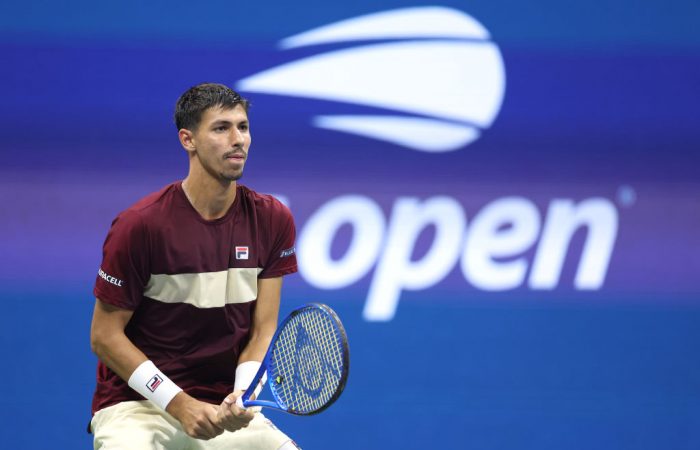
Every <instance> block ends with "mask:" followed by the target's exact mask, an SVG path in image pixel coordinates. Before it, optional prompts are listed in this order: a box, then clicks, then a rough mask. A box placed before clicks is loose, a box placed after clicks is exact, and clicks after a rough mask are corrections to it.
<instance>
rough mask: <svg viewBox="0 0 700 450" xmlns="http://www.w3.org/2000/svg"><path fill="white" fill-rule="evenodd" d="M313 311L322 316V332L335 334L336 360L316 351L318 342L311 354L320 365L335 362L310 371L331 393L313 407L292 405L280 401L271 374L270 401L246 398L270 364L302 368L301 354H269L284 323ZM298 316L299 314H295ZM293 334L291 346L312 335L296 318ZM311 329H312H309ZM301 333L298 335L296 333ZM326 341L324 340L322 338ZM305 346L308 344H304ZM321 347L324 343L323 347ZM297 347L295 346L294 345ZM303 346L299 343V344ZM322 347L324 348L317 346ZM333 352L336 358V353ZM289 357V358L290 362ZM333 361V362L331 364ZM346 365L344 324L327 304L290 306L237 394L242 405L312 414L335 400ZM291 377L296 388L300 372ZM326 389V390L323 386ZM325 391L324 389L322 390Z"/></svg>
mask: <svg viewBox="0 0 700 450" xmlns="http://www.w3.org/2000/svg"><path fill="white" fill-rule="evenodd" d="M300 314H301V315H304V314H306V315H316V316H318V315H319V314H321V315H322V318H323V320H324V324H325V325H326V327H325V328H324V331H325V332H326V335H327V334H328V332H329V331H330V332H331V334H332V337H333V338H336V339H337V340H335V339H334V340H333V343H335V344H336V345H335V347H334V349H333V350H335V351H334V353H338V352H340V358H339V359H340V360H339V361H338V360H336V361H331V362H329V360H328V358H329V357H330V355H328V354H327V353H326V354H324V353H323V352H322V351H318V350H319V348H318V345H314V346H313V347H314V349H315V350H314V351H316V353H315V354H314V356H316V362H322V363H323V366H324V367H328V368H330V367H331V365H333V366H338V367H337V368H336V367H333V368H332V370H320V371H319V370H316V371H313V372H312V374H313V375H318V376H317V378H316V379H314V380H316V381H317V379H318V378H319V377H322V378H323V377H325V378H324V379H323V380H320V381H319V386H320V385H321V383H324V384H323V387H324V388H325V383H327V382H329V383H331V387H332V390H333V392H332V394H331V395H330V397H328V396H327V395H325V396H326V397H328V398H326V399H325V400H322V401H323V403H322V404H317V405H314V406H313V407H304V408H299V407H297V408H295V407H291V406H290V405H288V404H287V402H285V401H284V399H283V398H282V397H281V395H280V393H279V392H278V384H280V383H281V382H280V381H279V380H275V379H274V377H273V376H272V374H270V376H269V377H268V379H267V383H266V384H267V385H268V387H269V388H270V391H271V392H272V396H273V398H274V401H270V400H258V399H256V400H250V397H251V396H252V395H253V392H254V391H255V387H256V386H257V385H258V383H259V382H260V380H261V379H262V377H263V374H264V373H265V371H267V370H269V368H270V367H271V366H273V365H274V367H275V369H277V367H280V366H284V367H285V368H287V369H288V368H289V366H290V365H292V366H293V369H294V370H293V372H295V373H297V372H299V371H301V370H302V368H300V367H299V361H300V360H301V359H303V358H302V356H301V355H298V354H297V355H295V358H293V359H292V358H284V359H283V360H282V361H276V360H275V361H273V357H274V355H275V349H276V348H277V346H278V342H279V341H280V336H281V335H282V334H283V333H288V332H289V331H290V329H288V327H290V326H291V327H293V326H295V324H294V323H292V321H293V320H294V319H295V318H300V317H301V316H299V315H300ZM298 316H299V317H298ZM296 322H297V323H296V326H297V330H296V335H295V346H296V347H299V345H305V344H309V345H311V344H313V343H312V342H311V341H312V339H310V338H308V336H307V334H306V333H307V330H306V329H305V328H304V327H303V323H301V319H300V321H296ZM312 331H313V330H312ZM300 334H301V336H299V335H300ZM299 341H301V344H299ZM324 342H326V341H324ZM307 348H308V347H307ZM324 348H325V347H324ZM297 350H298V348H297ZM302 350H303V347H302ZM320 350H324V349H320ZM334 356H336V359H338V358H337V356H338V355H334ZM319 358H320V359H321V361H317V360H318V359H319ZM290 360H291V362H290ZM333 362H334V363H335V364H333ZM322 369H323V368H322ZM349 369H350V351H349V347H348V341H347V335H346V333H345V328H344V327H343V324H342V323H341V322H340V319H339V318H338V315H337V314H336V313H335V311H333V310H332V309H331V308H330V307H329V306H327V305H324V304H322V303H309V304H306V305H303V306H301V307H299V308H297V309H295V310H293V311H292V312H291V313H290V314H289V315H288V316H287V317H286V318H285V319H284V320H283V321H282V323H281V324H280V326H279V327H277V330H276V331H275V334H274V336H273V337H272V341H271V342H270V346H269V348H268V350H267V353H266V354H265V358H264V359H263V361H262V363H261V364H260V369H258V372H257V373H256V375H255V377H254V378H253V381H252V382H251V384H250V386H248V389H246V391H245V392H244V393H243V395H242V396H241V400H242V403H243V406H245V407H246V408H247V407H251V406H263V407H266V408H274V409H278V410H281V411H285V412H287V413H290V414H296V415H312V414H317V413H319V412H321V411H323V410H325V409H326V408H328V407H329V406H330V405H331V404H332V403H333V402H335V401H336V400H337V399H338V397H340V394H341V393H342V392H343V389H344V388H345V384H346V382H347V377H348V373H349ZM317 372H322V373H320V374H319V373H317ZM329 373H330V374H331V375H332V376H330V377H329V376H328V374H329ZM293 378H295V380H293V381H291V382H292V383H294V384H293V388H294V389H295V391H296V390H298V389H299V388H298V387H297V386H296V384H297V383H300V382H301V381H299V379H300V378H301V376H300V375H298V374H297V375H296V376H294V377H293ZM317 391H320V389H317ZM326 391H327V390H326ZM309 392H310V391H309V390H308V389H307V390H306V394H305V395H306V396H307V397H308V396H309ZM326 394H327V392H326Z"/></svg>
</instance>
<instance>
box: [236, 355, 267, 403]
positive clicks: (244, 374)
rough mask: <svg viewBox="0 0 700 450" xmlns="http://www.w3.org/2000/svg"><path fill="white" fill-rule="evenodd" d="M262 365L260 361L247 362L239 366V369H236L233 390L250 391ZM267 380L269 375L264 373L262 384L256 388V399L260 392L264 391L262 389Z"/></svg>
mask: <svg viewBox="0 0 700 450" xmlns="http://www.w3.org/2000/svg"><path fill="white" fill-rule="evenodd" d="M261 364H262V363H261V362H260V361H245V362H242V363H240V364H238V367H236V378H235V380H234V383H233V390H234V391H239V390H240V391H243V392H245V391H246V390H248V387H250V385H251V384H252V383H253V380H254V379H255V376H256V375H257V374H258V370H260V366H261ZM266 380H267V373H263V376H262V378H261V379H260V382H259V383H258V385H257V386H256V387H255V392H254V395H255V397H257V396H258V395H259V394H260V391H262V387H263V385H264V384H265V381H266Z"/></svg>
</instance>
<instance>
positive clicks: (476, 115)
mask: <svg viewBox="0 0 700 450" xmlns="http://www.w3.org/2000/svg"><path fill="white" fill-rule="evenodd" d="M328 44H335V45H336V46H340V45H342V48H340V49H335V50H330V51H325V52H317V54H315V55H312V56H308V57H302V58H301V59H297V60H296V61H291V62H286V63H283V64H280V65H278V66H277V67H272V68H270V69H266V70H263V71H262V72H259V73H257V74H253V75H251V76H248V77H246V78H244V79H242V80H240V81H239V82H238V83H237V84H236V88H237V89H238V90H241V91H244V92H246V91H247V92H259V93H263V94H271V95H286V96H290V97H300V98H309V99H315V100H326V101H330V102H339V103H344V104H346V105H351V106H352V111H353V114H342V115H341V114H327V113H326V114H323V113H321V114H319V115H316V116H315V117H313V119H312V124H313V125H314V126H316V127H318V128H322V129H326V130H333V131H338V132H343V133H350V134H354V135H359V136H363V137H365V138H370V139H375V140H379V141H384V142H390V143H392V144H395V145H399V146H401V147H404V148H409V149H412V150H418V151H422V152H429V153H436V152H448V151H454V150H459V149H462V148H464V147H465V146H466V145H469V144H470V143H472V142H474V141H475V140H477V139H478V138H479V136H480V135H481V132H482V130H484V129H487V128H489V127H490V126H491V124H492V123H493V121H494V120H495V118H496V116H497V115H498V112H499V111H500V109H501V104H502V103H503V97H504V94H505V86H506V81H505V80H506V78H505V68H504V65H503V59H502V57H501V53H500V51H499V49H498V46H497V45H496V44H495V43H494V42H493V40H492V39H491V35H490V34H489V32H488V30H487V29H486V28H485V27H484V26H483V25H482V24H481V23H479V22H478V21H477V20H476V19H474V18H473V17H471V16H469V15H467V14H465V13H464V12H462V11H459V10H456V9H453V8H446V7H439V6H424V7H412V8H401V9H393V10H389V11H383V12H379V13H373V14H368V15H363V16H359V17H354V18H350V19H347V20H342V21H340V22H335V23H331V24H328V25H325V26H322V27H319V28H314V29H312V30H308V31H305V32H303V33H300V34H297V35H294V36H291V37H288V38H286V39H283V40H282V41H281V42H280V44H279V46H280V47H281V49H282V50H288V49H296V48H300V47H305V48H308V47H311V46H317V45H328ZM326 48H327V47H326ZM285 59H288V58H285ZM320 105H321V106H314V108H315V109H319V108H322V107H323V104H320ZM358 106H360V107H361V108H362V109H364V112H362V110H361V109H358ZM329 107H330V105H329ZM335 109H337V106H336V107H335ZM358 110H359V111H360V112H359V113H358V114H355V113H354V112H357V111H358ZM319 112H321V111H319Z"/></svg>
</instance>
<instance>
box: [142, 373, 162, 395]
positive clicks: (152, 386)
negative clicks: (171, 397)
mask: <svg viewBox="0 0 700 450" xmlns="http://www.w3.org/2000/svg"><path fill="white" fill-rule="evenodd" d="M162 382H163V379H162V378H161V377H160V376H159V375H158V374H155V375H153V378H151V379H150V380H149V381H148V383H146V387H147V388H148V390H149V391H151V392H155V391H156V389H158V386H160V384H161V383H162Z"/></svg>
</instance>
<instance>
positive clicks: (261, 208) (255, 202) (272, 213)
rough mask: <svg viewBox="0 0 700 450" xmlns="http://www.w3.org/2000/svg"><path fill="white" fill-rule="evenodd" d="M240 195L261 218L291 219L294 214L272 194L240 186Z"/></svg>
mask: <svg viewBox="0 0 700 450" xmlns="http://www.w3.org/2000/svg"><path fill="white" fill-rule="evenodd" d="M238 194H239V195H241V196H242V197H243V201H244V202H245V203H246V204H247V205H249V206H252V207H254V208H255V211H256V214H257V215H258V216H259V217H269V218H270V219H272V220H275V219H277V220H283V219H287V220H288V219H291V217H292V213H291V211H290V210H289V208H288V207H287V206H286V205H285V204H284V203H282V202H281V201H279V200H278V199H277V198H275V197H274V196H272V195H270V194H261V193H259V192H255V191H254V190H252V189H250V188H249V187H246V186H243V185H239V186H238Z"/></svg>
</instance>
